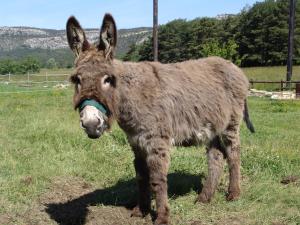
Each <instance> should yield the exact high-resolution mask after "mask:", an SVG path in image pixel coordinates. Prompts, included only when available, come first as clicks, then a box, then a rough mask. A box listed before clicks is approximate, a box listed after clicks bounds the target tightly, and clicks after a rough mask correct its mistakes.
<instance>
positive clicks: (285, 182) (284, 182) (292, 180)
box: [281, 175, 300, 185]
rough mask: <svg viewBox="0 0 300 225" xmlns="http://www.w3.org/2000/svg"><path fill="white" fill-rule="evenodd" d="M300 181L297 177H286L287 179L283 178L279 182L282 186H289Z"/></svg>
mask: <svg viewBox="0 0 300 225" xmlns="http://www.w3.org/2000/svg"><path fill="white" fill-rule="evenodd" d="M299 179H300V177H299V176H294V175H292V176H287V177H284V178H283V179H282V180H281V183H282V184H285V185H286V184H290V183H296V182H297V181H298V180H299Z"/></svg>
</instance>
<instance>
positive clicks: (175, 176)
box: [46, 172, 203, 225]
mask: <svg viewBox="0 0 300 225" xmlns="http://www.w3.org/2000/svg"><path fill="white" fill-rule="evenodd" d="M202 178H203V175H192V174H188V173H184V172H175V173H171V174H169V175H168V186H169V189H168V195H169V198H177V197H179V196H183V195H185V194H187V193H189V192H190V191H191V190H194V191H196V192H199V191H200V190H201V189H202ZM136 193H137V189H136V182H135V179H131V180H127V181H119V182H118V183H117V184H115V185H114V186H112V187H109V188H105V189H97V190H95V191H93V192H90V193H88V194H85V195H82V196H81V197H79V198H76V199H73V200H71V201H68V202H65V203H50V204H47V205H46V212H47V213H48V214H49V216H50V218H51V219H52V220H54V221H56V222H57V223H58V224H59V225H83V224H85V222H86V217H87V214H88V207H89V206H95V205H99V204H103V205H106V206H121V207H126V208H127V209H131V208H133V207H134V206H135V204H136V196H137V195H136Z"/></svg>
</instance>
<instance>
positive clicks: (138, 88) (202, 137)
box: [67, 14, 254, 225]
mask: <svg viewBox="0 0 300 225" xmlns="http://www.w3.org/2000/svg"><path fill="white" fill-rule="evenodd" d="M99 36H100V39H99V43H98V44H97V45H92V44H90V43H89V42H88V41H87V39H86V36H85V33H84V31H83V30H82V28H81V26H80V24H79V23H78V21H77V20H76V19H75V18H74V17H70V18H69V20H68V22H67V38H68V42H69V46H70V48H71V49H72V50H73V52H74V53H75V55H76V61H75V65H76V68H75V73H74V74H73V75H72V76H71V78H70V79H71V81H72V82H73V83H74V84H75V94H74V98H73V101H74V107H75V109H77V108H79V110H80V121H81V126H82V128H84V130H85V132H86V133H87V135H88V136H89V137H90V138H99V137H100V136H101V134H102V133H103V132H104V131H105V130H107V129H109V128H110V126H111V124H112V122H113V120H116V121H117V122H118V124H119V126H120V127H121V128H122V129H123V130H124V132H125V133H126V135H127V138H128V141H129V143H130V145H131V147H132V150H133V153H134V156H135V159H134V167H135V170H136V179H137V184H138V188H139V195H138V205H137V206H136V207H135V208H134V209H133V211H132V216H144V215H146V214H147V213H149V211H150V207H151V193H153V194H154V195H155V200H156V210H157V218H156V220H155V224H156V225H158V224H169V206H168V199H167V198H168V195H167V173H168V168H169V164H170V148H171V146H172V145H173V146H174V145H175V146H178V145H183V146H191V145H199V144H201V143H204V144H205V145H206V146H207V159H208V177H207V179H206V181H205V184H204V187H203V189H202V191H201V193H200V194H199V196H198V197H197V201H199V202H209V201H210V200H211V198H212V196H213V194H214V192H215V190H216V188H217V185H218V180H219V177H220V175H221V173H222V170H223V164H224V160H225V159H226V160H227V163H228V165H229V174H230V176H229V188H228V195H227V200H234V199H237V198H238V197H239V195H240V178H241V174H240V139H239V130H240V128H239V127H240V123H241V120H242V118H244V120H245V122H246V124H247V127H248V128H249V129H250V131H252V132H254V128H253V126H252V124H251V122H250V119H249V115H248V110H247V102H246V98H247V93H248V80H247V78H246V77H245V75H244V74H243V72H242V71H241V70H240V69H239V68H238V67H237V66H235V65H234V64H232V63H231V62H229V61H226V60H224V59H221V58H218V57H209V58H205V59H199V60H190V61H186V62H181V63H174V64H161V63H158V62H140V63H133V62H126V63H125V62H122V61H119V60H116V59H114V57H113V53H114V49H115V47H116V43H117V29H116V25H115V22H114V19H113V17H112V16H111V15H110V14H106V15H105V16H104V19H103V24H102V27H101V31H100V34H99Z"/></svg>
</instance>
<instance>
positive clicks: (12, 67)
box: [0, 57, 41, 74]
mask: <svg viewBox="0 0 300 225" xmlns="http://www.w3.org/2000/svg"><path fill="white" fill-rule="evenodd" d="M40 68H41V66H40V63H39V61H38V60H36V59H34V58H31V57H28V58H26V59H24V60H22V61H14V60H10V59H7V60H1V61H0V74H8V73H12V74H25V73H27V72H31V73H36V72H39V71H40Z"/></svg>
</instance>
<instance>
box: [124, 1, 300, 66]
mask: <svg viewBox="0 0 300 225" xmlns="http://www.w3.org/2000/svg"><path fill="white" fill-rule="evenodd" d="M288 18H289V1H287V0H266V1H264V2H257V3H256V4H254V5H253V6H252V7H247V8H245V9H243V10H242V11H241V12H240V13H239V14H237V15H223V16H219V17H217V18H197V19H194V20H191V21H186V20H182V19H179V20H174V21H171V22H170V23H168V24H166V25H163V26H160V28H159V60H160V61H161V62H178V61H184V60H187V59H194V58H201V57H205V56H210V55H217V56H221V57H224V58H226V59H229V60H232V61H234V62H235V63H236V64H239V65H241V66H270V65H284V64H286V58H287V41H288ZM295 27H296V30H295V46H294V47H295V48H294V49H295V51H294V61H295V63H296V64H300V1H297V9H296V26H295ZM152 58H153V55H152V40H151V39H149V40H147V41H146V42H144V43H142V44H139V45H134V46H132V47H131V49H130V50H129V52H128V54H127V55H126V56H125V57H124V59H125V60H132V61H140V60H152Z"/></svg>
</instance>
